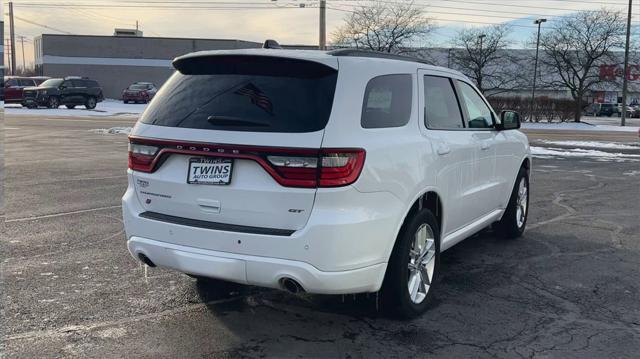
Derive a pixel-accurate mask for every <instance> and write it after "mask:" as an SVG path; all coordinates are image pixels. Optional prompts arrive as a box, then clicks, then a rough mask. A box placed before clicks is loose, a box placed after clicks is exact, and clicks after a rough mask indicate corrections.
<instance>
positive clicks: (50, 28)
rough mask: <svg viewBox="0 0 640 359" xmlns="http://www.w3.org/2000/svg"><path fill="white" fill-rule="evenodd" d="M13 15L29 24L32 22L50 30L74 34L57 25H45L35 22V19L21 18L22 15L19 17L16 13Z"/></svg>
mask: <svg viewBox="0 0 640 359" xmlns="http://www.w3.org/2000/svg"><path fill="white" fill-rule="evenodd" d="M13 17H14V18H16V19H18V20H20V21H23V22H26V23H28V24H31V25H36V26H40V27H43V28H45V29H49V30H53V31H57V32H61V33H64V34H67V35H72V33H70V32H69V31H64V30H60V29H56V28H55V27H51V26H48V25H44V24H40V23H37V22H35V21H31V20H27V19H23V18H21V17H19V16H15V15H14V16H13Z"/></svg>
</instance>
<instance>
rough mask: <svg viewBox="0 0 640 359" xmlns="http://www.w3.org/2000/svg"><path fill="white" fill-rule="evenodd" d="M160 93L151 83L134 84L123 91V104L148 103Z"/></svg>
mask: <svg viewBox="0 0 640 359" xmlns="http://www.w3.org/2000/svg"><path fill="white" fill-rule="evenodd" d="M156 92H158V89H157V88H156V85H154V84H152V83H151V82H134V83H132V84H131V85H129V87H127V88H126V89H124V91H122V102H124V103H129V102H134V103H139V102H140V103H147V102H149V101H151V99H152V98H153V96H154V95H155V94H156Z"/></svg>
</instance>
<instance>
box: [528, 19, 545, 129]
mask: <svg viewBox="0 0 640 359" xmlns="http://www.w3.org/2000/svg"><path fill="white" fill-rule="evenodd" d="M546 21H547V19H537V20H536V21H534V22H533V23H534V24H535V25H538V37H537V38H536V60H535V62H534V63H533V86H532V87H531V120H533V108H534V106H535V103H536V79H537V78H538V50H539V49H540V26H541V25H542V23H543V22H546Z"/></svg>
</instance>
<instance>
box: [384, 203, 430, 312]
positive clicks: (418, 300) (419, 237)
mask: <svg viewBox="0 0 640 359" xmlns="http://www.w3.org/2000/svg"><path fill="white" fill-rule="evenodd" d="M439 267H440V229H439V227H438V222H437V221H436V218H435V216H434V215H433V214H432V213H431V211H429V210H428V209H422V210H420V211H418V212H416V213H414V214H413V215H412V216H411V217H410V218H408V219H407V222H406V223H405V224H404V225H403V229H402V230H401V232H400V234H399V236H398V238H397V241H396V244H395V247H394V249H393V253H392V254H391V258H390V260H389V264H388V266H387V272H386V274H385V278H384V283H383V285H382V298H383V299H382V300H383V306H385V309H386V310H388V311H389V312H390V313H391V314H393V315H397V316H400V317H402V318H407V319H408V318H414V317H417V316H419V315H420V314H422V313H424V312H425V311H426V310H427V309H428V308H429V306H430V305H431V302H432V301H433V290H434V286H436V285H437V282H438V278H439V272H438V271H439Z"/></svg>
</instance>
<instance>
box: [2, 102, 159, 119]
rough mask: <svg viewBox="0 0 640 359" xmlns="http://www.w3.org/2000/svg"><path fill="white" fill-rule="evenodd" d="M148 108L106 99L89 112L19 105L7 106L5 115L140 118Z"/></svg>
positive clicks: (82, 109)
mask: <svg viewBox="0 0 640 359" xmlns="http://www.w3.org/2000/svg"><path fill="white" fill-rule="evenodd" d="M146 107H147V105H146V104H124V103H122V101H119V100H114V99H105V100H104V101H102V102H99V103H98V104H97V105H96V108H94V109H93V110H88V109H86V108H85V107H84V106H77V107H76V108H74V109H68V108H66V107H64V106H60V107H59V108H56V109H53V108H43V107H40V108H34V109H29V108H26V107H22V105H19V104H5V105H4V113H5V114H7V115H24V116H34V115H42V116H64V117H87V116H130V117H138V116H139V115H140V114H141V113H142V112H143V111H144V110H145V108H146Z"/></svg>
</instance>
